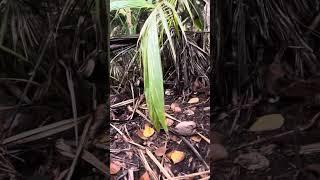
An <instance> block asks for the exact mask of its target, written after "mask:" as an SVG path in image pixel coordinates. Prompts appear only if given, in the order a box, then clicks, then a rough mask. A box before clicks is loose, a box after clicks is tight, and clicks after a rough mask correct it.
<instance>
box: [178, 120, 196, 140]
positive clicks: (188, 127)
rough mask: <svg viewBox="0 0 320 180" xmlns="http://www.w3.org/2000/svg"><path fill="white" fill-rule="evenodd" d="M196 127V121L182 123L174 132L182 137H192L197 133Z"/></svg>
mask: <svg viewBox="0 0 320 180" xmlns="http://www.w3.org/2000/svg"><path fill="white" fill-rule="evenodd" d="M196 127H197V125H196V123H195V122H194V121H182V122H180V123H179V124H177V125H176V127H175V128H174V130H175V131H176V132H177V133H178V134H180V135H182V136H191V135H193V134H194V133H195V132H196Z"/></svg>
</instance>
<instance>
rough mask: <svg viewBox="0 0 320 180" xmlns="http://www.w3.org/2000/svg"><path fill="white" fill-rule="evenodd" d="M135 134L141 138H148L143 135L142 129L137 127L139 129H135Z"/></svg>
mask: <svg viewBox="0 0 320 180" xmlns="http://www.w3.org/2000/svg"><path fill="white" fill-rule="evenodd" d="M137 135H138V136H139V137H140V138H141V139H143V140H147V139H148V138H147V137H145V136H144V135H143V130H142V129H139V130H138V131H137Z"/></svg>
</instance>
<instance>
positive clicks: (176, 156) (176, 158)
mask: <svg viewBox="0 0 320 180" xmlns="http://www.w3.org/2000/svg"><path fill="white" fill-rule="evenodd" d="M184 158H185V154H184V152H182V151H176V150H175V151H172V152H171V153H170V159H171V160H172V162H173V163H174V164H176V163H179V162H181V161H183V160H184Z"/></svg>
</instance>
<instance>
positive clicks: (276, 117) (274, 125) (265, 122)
mask: <svg viewBox="0 0 320 180" xmlns="http://www.w3.org/2000/svg"><path fill="white" fill-rule="evenodd" d="M283 123H284V118H283V116H282V115H281V114H268V115H265V116H262V117H259V118H258V120H257V121H256V122H255V123H253V125H252V126H251V127H250V128H249V131H254V132H259V131H270V130H275V129H279V128H280V127H281V126H282V125H283Z"/></svg>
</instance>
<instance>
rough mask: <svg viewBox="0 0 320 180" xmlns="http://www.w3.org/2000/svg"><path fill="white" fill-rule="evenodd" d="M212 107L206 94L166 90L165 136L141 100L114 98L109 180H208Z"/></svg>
mask: <svg viewBox="0 0 320 180" xmlns="http://www.w3.org/2000/svg"><path fill="white" fill-rule="evenodd" d="M209 104H210V101H209V96H208V95H207V93H199V94H190V95H186V96H180V97H179V96H178V95H176V94H175V92H174V91H171V90H170V89H166V95H165V111H166V118H167V123H168V126H169V132H168V134H166V133H165V132H164V131H163V130H162V131H160V132H157V131H155V130H154V129H153V126H152V125H150V123H149V121H150V120H149V116H148V115H147V108H146V105H145V99H144V98H143V97H142V96H140V97H138V98H137V97H136V98H135V101H134V102H133V98H132V96H130V95H123V94H120V95H115V96H111V113H110V114H111V116H110V118H111V120H110V121H111V130H110V140H111V142H110V152H111V156H110V163H111V165H110V172H111V174H112V178H111V179H144V180H146V179H153V178H156V179H160V176H162V177H163V178H165V179H168V178H172V177H177V176H182V177H180V178H177V179H209V178H210V176H209V174H210V171H209V148H210V140H209V134H210V132H209V131H210V128H209V127H210V107H209V106H210V105H209ZM178 124H180V125H178ZM177 125H178V126H177ZM194 125H196V126H194ZM179 128H180V129H179ZM177 129H178V130H177ZM182 134H183V135H182Z"/></svg>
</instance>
